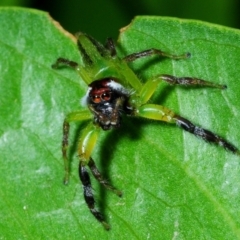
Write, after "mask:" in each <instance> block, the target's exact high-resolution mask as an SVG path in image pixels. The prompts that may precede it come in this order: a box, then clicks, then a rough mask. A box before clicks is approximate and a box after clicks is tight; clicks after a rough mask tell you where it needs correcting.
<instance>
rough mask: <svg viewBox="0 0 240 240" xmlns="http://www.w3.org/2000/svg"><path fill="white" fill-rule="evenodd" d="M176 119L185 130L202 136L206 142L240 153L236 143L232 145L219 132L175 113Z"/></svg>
mask: <svg viewBox="0 0 240 240" xmlns="http://www.w3.org/2000/svg"><path fill="white" fill-rule="evenodd" d="M174 119H175V120H176V124H177V125H178V126H179V127H181V128H182V129H184V130H185V131H187V132H190V133H192V134H194V135H195V136H197V137H200V138H202V139H203V140H205V141H206V142H210V143H214V144H216V145H219V146H221V147H223V148H225V149H226V150H228V151H230V152H232V153H234V154H238V155H239V154H240V151H239V150H238V149H237V148H236V147H235V146H234V145H232V144H231V143H229V142H228V141H227V140H225V139H223V138H222V137H220V136H218V135H217V134H215V133H213V132H211V131H209V130H206V129H204V128H201V127H198V126H196V125H194V124H193V123H191V122H190V121H189V120H187V119H185V118H183V117H181V116H178V115H175V116H174Z"/></svg>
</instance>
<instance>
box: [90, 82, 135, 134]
mask: <svg viewBox="0 0 240 240" xmlns="http://www.w3.org/2000/svg"><path fill="white" fill-rule="evenodd" d="M128 100H129V93H128V91H127V89H125V88H124V87H123V86H122V85H121V84H119V83H118V82H117V80H116V79H113V78H105V79H101V80H96V81H94V82H92V83H91V84H90V85H89V90H88V92H87V105H88V107H89V109H90V111H91V112H92V113H93V115H94V122H95V123H97V124H99V125H100V127H101V128H102V129H103V130H108V129H110V128H113V127H120V123H121V115H122V114H123V113H128V114H130V113H131V109H130V107H129V103H128Z"/></svg>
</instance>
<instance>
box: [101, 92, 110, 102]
mask: <svg viewBox="0 0 240 240" xmlns="http://www.w3.org/2000/svg"><path fill="white" fill-rule="evenodd" d="M101 98H102V100H103V101H109V100H110V98H111V92H105V93H103V94H102V95H101Z"/></svg>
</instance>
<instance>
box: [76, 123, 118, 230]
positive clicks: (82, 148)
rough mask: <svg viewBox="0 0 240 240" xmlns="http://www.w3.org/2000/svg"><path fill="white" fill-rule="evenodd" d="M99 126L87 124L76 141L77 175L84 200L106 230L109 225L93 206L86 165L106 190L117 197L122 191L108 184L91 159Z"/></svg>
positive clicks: (93, 201)
mask: <svg viewBox="0 0 240 240" xmlns="http://www.w3.org/2000/svg"><path fill="white" fill-rule="evenodd" d="M100 130H101V128H100V127H99V126H98V125H94V124H93V123H90V124H88V126H87V127H86V128H85V129H84V130H83V132H82V133H81V136H80V139H79V143H78V155H79V158H80V162H79V176H80V180H81V182H82V185H83V193H84V198H85V201H86V203H87V205H88V208H89V209H90V211H91V213H92V214H93V215H94V217H95V218H96V219H97V220H98V221H99V222H101V223H102V225H103V226H104V228H105V229H106V230H109V229H110V226H109V225H108V224H107V223H106V222H105V220H104V217H103V215H102V214H101V213H100V212H99V211H98V210H97V209H96V208H95V200H94V196H93V192H92V186H91V181H90V177H89V173H88V171H87V169H86V166H88V167H89V168H90V170H91V172H92V174H93V176H94V177H95V178H96V179H97V180H98V181H99V182H100V183H101V184H102V185H103V186H104V187H106V188H107V189H108V190H111V191H113V192H114V193H115V194H116V195H118V196H119V197H121V196H122V193H121V192H120V191H119V190H117V189H116V188H115V187H113V186H112V185H110V184H109V183H108V181H106V180H105V179H104V178H103V177H102V175H101V173H100V172H99V170H98V169H97V167H96V165H95V163H94V161H93V159H92V158H91V154H92V151H93V149H94V147H95V144H96V141H97V138H98V135H99V132H100Z"/></svg>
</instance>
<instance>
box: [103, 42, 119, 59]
mask: <svg viewBox="0 0 240 240" xmlns="http://www.w3.org/2000/svg"><path fill="white" fill-rule="evenodd" d="M105 47H106V48H107V49H108V50H109V51H110V53H111V56H112V57H114V56H116V55H117V52H116V48H115V44H114V41H113V39H112V38H107V41H106V44H105Z"/></svg>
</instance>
